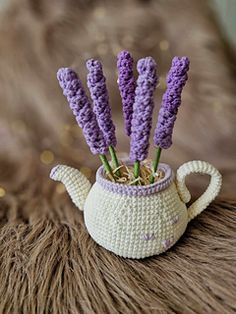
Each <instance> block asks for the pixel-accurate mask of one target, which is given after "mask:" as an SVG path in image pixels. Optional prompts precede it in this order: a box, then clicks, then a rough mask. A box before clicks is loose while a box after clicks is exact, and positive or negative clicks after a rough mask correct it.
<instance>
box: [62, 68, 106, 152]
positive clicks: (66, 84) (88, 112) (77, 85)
mask: <svg viewBox="0 0 236 314" xmlns="http://www.w3.org/2000/svg"><path fill="white" fill-rule="evenodd" d="M57 79H58V81H59V84H60V86H61V88H62V90H63V94H64V95H65V96H66V98H67V101H68V103H69V105H70V108H71V109H72V111H73V114H74V115H75V117H76V121H77V123H78V124H79V126H80V127H81V128H82V130H83V133H84V137H85V139H86V142H87V144H88V146H89V147H90V150H91V152H92V153H93V154H105V153H106V151H107V145H106V143H105V140H104V138H103V135H102V132H101V131H100V129H99V126H98V123H97V120H96V116H95V114H94V112H93V109H92V106H91V104H90V102H89V100H88V98H87V96H86V94H85V91H84V89H83V87H82V84H81V81H80V79H79V77H78V76H77V74H76V73H75V72H74V71H73V70H71V69H69V68H61V69H59V70H58V72H57Z"/></svg>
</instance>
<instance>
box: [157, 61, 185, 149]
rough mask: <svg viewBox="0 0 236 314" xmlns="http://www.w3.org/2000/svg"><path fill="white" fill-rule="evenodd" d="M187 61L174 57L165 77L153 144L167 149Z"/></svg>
mask: <svg viewBox="0 0 236 314" xmlns="http://www.w3.org/2000/svg"><path fill="white" fill-rule="evenodd" d="M188 69H189V59H188V58H187V57H182V58H180V57H174V58H173V60H172V66H171V69H170V71H169V73H168V75H167V80H166V82H167V90H166V92H165V94H164V95H163V98H162V105H161V108H160V111H159V115H158V122H157V127H156V130H155V134H154V144H155V145H156V146H159V147H160V148H164V149H167V148H169V147H170V146H171V144H172V133H173V128H174V123H175V120H176V115H177V112H178V108H179V106H180V104H181V93H182V90H183V87H184V85H185V83H186V81H187V79H188V76H187V72H188Z"/></svg>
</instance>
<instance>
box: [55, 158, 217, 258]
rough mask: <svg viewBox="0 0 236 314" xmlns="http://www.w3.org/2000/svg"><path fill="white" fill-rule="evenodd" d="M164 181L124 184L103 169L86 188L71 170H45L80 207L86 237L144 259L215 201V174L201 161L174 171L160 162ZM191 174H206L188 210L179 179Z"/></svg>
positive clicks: (166, 245) (166, 246) (168, 244)
mask: <svg viewBox="0 0 236 314" xmlns="http://www.w3.org/2000/svg"><path fill="white" fill-rule="evenodd" d="M160 168H161V170H164V171H165V177H164V178H163V179H162V180H160V181H158V182H155V183H154V184H152V185H149V186H139V187H138V186H128V185H122V188H121V187H120V185H119V184H117V183H113V182H111V181H109V180H107V179H105V178H104V168H103V167H101V168H99V169H98V171H97V175H96V182H95V184H94V185H93V186H92V188H91V189H90V187H91V184H90V183H89V182H88V180H87V179H86V178H85V177H84V179H82V178H81V176H82V177H83V175H82V174H81V173H80V172H79V171H78V170H76V169H73V168H71V167H67V166H64V165H59V166H56V167H55V168H54V169H53V170H52V172H51V178H52V179H53V180H57V181H61V182H63V183H64V184H65V186H66V189H67V191H68V192H69V194H70V196H71V198H72V200H73V202H74V203H75V204H76V205H77V206H79V208H80V209H82V210H83V209H84V218H85V224H86V227H87V230H88V232H89V234H90V235H91V236H92V238H93V239H94V240H95V241H96V242H97V243H98V244H100V245H102V246H103V247H105V248H106V249H108V250H110V251H112V252H114V253H116V254H117V255H120V256H123V257H129V258H144V257H147V256H151V255H156V254H160V253H162V252H164V251H166V250H167V249H169V248H170V247H171V246H172V245H174V243H175V242H176V241H178V239H179V238H180V237H181V235H182V234H183V233H184V231H185V229H186V226H187V224H188V222H189V221H190V220H191V219H193V218H194V217H195V216H197V215H198V214H200V213H201V212H202V211H203V210H204V209H205V208H206V207H207V206H208V204H209V203H210V202H211V201H212V200H213V199H214V198H215V197H216V195H217V194H218V193H219V190H220V187H221V175H220V173H219V172H218V170H216V169H215V168H214V167H213V166H212V165H210V164H209V163H207V162H204V161H190V162H187V163H185V164H183V165H182V166H181V167H180V168H179V169H178V170H177V176H176V180H175V179H174V175H173V172H172V170H171V168H170V167H169V166H168V165H166V164H160ZM191 173H204V174H208V175H210V176H211V181H210V184H209V186H208V188H207V189H206V191H205V192H204V193H203V194H202V195H201V196H200V197H199V198H198V199H197V200H196V201H195V202H194V203H192V204H191V206H190V207H189V208H187V207H186V204H185V203H187V202H189V200H190V193H189V191H188V189H187V187H186V185H185V177H186V176H187V175H189V174H191Z"/></svg>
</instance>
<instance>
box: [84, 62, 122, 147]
mask: <svg viewBox="0 0 236 314" xmlns="http://www.w3.org/2000/svg"><path fill="white" fill-rule="evenodd" d="M86 66H87V69H88V71H89V73H88V75H87V85H88V88H89V90H90V94H91V98H92V100H93V104H94V109H93V110H94V112H95V114H96V117H97V121H98V125H99V127H100V129H101V131H102V133H103V136H104V139H105V142H106V144H107V146H110V145H112V146H116V143H117V141H116V135H115V126H114V124H113V122H112V118H111V107H110V106H109V97H108V92H107V88H106V79H105V77H104V75H103V71H102V65H101V63H100V62H99V61H98V60H93V59H90V60H88V61H87V63H86Z"/></svg>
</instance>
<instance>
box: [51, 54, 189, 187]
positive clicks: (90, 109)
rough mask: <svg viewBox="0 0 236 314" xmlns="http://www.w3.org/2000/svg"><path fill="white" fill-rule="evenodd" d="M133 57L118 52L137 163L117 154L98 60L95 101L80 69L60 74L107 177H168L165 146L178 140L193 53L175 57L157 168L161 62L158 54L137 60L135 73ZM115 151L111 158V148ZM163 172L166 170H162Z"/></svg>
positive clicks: (93, 67) (92, 68)
mask: <svg viewBox="0 0 236 314" xmlns="http://www.w3.org/2000/svg"><path fill="white" fill-rule="evenodd" d="M133 63H134V61H133V58H132V56H131V54H130V53H129V52H128V51H122V52H121V53H120V54H119V55H118V58H117V67H118V85H119V90H120V94H121V99H122V107H123V116H124V122H125V132H126V134H127V135H128V136H130V161H132V162H133V168H132V169H133V170H132V171H131V167H130V166H127V165H124V164H123V163H120V162H119V161H118V158H117V155H116V145H117V140H116V135H115V126H114V124H113V121H112V117H111V107H110V105H109V97H108V91H107V88H106V79H105V76H104V75H103V69H102V64H101V63H100V61H98V60H94V59H90V60H88V61H87V63H86V65H87V69H88V75H87V86H88V88H89V91H90V95H91V99H92V104H91V102H90V100H89V98H88V97H87V95H86V93H85V90H84V88H83V86H82V83H81V80H80V78H79V77H78V75H77V73H76V72H75V71H73V70H72V69H70V68H61V69H59V70H58V73H57V78H58V81H59V84H60V86H61V88H62V90H63V94H64V95H65V96H66V98H67V101H68V103H69V105H70V108H71V110H72V112H73V114H74V115H75V118H76V121H77V123H78V125H79V126H80V127H81V128H82V131H83V134H84V137H85V140H86V142H87V144H88V146H89V148H90V150H91V152H92V153H93V154H98V155H99V157H100V160H101V162H102V164H103V166H104V169H105V171H106V173H107V177H108V178H109V179H110V180H112V181H114V182H118V183H124V184H136V185H137V184H140V185H147V184H152V183H154V182H155V178H157V179H158V180H159V179H160V178H162V177H163V173H161V172H160V171H158V165H159V161H160V157H161V152H162V150H163V149H167V148H169V147H170V146H171V145H172V133H173V128H174V123H175V120H176V115H177V112H178V108H179V106H180V104H181V93H182V90H183V87H184V85H185V83H186V81H187V79H188V76H187V72H188V69H189V59H188V58H187V57H182V58H181V57H174V58H173V60H172V66H171V68H170V71H169V73H168V75H167V79H166V82H167V89H166V92H165V93H164V95H163V98H162V104H161V108H160V111H159V115H158V121H157V126H156V129H155V133H154V138H153V141H154V145H155V147H156V150H155V156H154V160H153V166H152V169H151V168H150V166H149V167H147V165H146V164H145V159H146V158H147V156H148V149H149V137H150V132H151V127H152V114H153V108H154V92H155V89H156V86H157V84H158V75H157V65H156V62H155V60H154V59H153V58H152V57H146V58H143V59H140V60H139V61H138V62H137V71H138V79H137V81H136V80H135V78H134V74H133ZM108 152H109V153H110V156H111V163H110V162H109V161H108V158H107V153H108ZM160 173H161V174H160Z"/></svg>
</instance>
